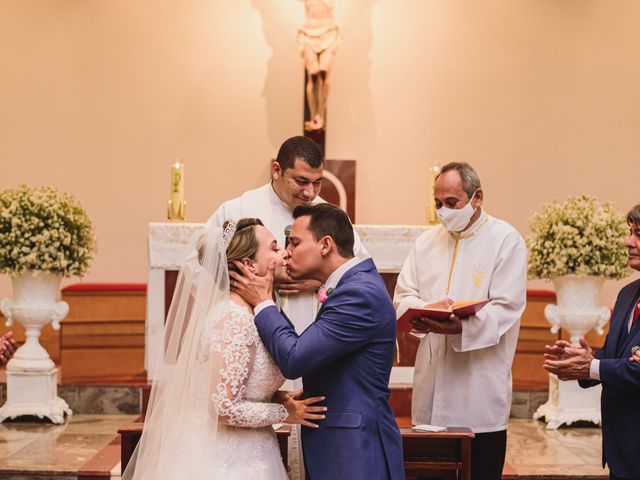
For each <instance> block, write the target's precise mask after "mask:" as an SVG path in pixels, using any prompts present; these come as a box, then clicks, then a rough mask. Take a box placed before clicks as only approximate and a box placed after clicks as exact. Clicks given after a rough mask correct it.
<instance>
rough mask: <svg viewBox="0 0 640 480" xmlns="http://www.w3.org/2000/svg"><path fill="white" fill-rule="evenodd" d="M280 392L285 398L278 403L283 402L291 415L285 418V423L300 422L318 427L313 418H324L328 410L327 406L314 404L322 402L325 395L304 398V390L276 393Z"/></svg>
mask: <svg viewBox="0 0 640 480" xmlns="http://www.w3.org/2000/svg"><path fill="white" fill-rule="evenodd" d="M278 394H280V395H281V398H283V399H284V400H283V401H282V402H278V403H282V405H283V406H284V408H286V409H287V412H288V413H289V416H288V417H287V418H285V419H284V422H285V423H299V424H300V425H304V426H306V427H311V428H318V425H317V424H316V423H313V422H312V421H311V420H316V421H318V420H324V418H325V416H324V412H326V411H327V407H324V406H321V405H314V404H315V403H318V402H322V401H323V400H324V398H325V397H311V398H302V394H303V391H302V390H298V391H296V392H277V393H276V395H278ZM282 394H284V395H282ZM274 397H275V395H274Z"/></svg>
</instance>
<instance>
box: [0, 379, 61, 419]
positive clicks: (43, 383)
mask: <svg viewBox="0 0 640 480" xmlns="http://www.w3.org/2000/svg"><path fill="white" fill-rule="evenodd" d="M57 386H58V369H57V368H53V369H51V370H50V371H48V372H11V371H7V402H6V403H5V404H4V405H3V406H2V408H0V422H3V421H5V420H6V419H7V418H16V417H19V416H22V415H35V416H37V417H39V418H45V417H46V418H48V419H49V420H51V421H52V422H53V423H58V424H60V423H64V415H65V414H67V415H72V414H73V412H72V411H71V409H70V408H69V405H67V402H65V401H64V400H63V399H61V398H60V397H58V396H57V393H58V390H57Z"/></svg>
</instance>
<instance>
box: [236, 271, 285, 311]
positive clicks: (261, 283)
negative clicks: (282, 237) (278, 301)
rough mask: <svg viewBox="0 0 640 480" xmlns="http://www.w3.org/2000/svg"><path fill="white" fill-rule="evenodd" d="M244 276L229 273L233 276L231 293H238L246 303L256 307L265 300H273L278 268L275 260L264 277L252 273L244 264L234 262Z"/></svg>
mask: <svg viewBox="0 0 640 480" xmlns="http://www.w3.org/2000/svg"><path fill="white" fill-rule="evenodd" d="M234 263H235V265H236V266H237V267H238V270H240V272H242V275H240V274H238V273H237V272H229V275H230V276H231V278H232V280H231V291H232V292H235V293H237V294H238V295H240V296H241V297H242V298H244V300H245V302H247V303H248V304H249V305H251V306H252V307H255V306H256V305H258V304H259V303H261V302H264V301H265V300H273V272H274V271H275V268H276V262H275V260H271V262H269V267H268V268H267V274H266V275H265V276H264V277H259V276H258V275H256V274H254V273H253V272H251V271H250V270H249V269H248V268H247V267H245V266H244V265H243V264H242V262H239V261H236V262H234Z"/></svg>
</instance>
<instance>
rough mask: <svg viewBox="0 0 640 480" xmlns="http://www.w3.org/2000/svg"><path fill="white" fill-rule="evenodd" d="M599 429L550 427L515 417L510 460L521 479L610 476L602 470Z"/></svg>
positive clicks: (509, 443)
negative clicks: (551, 428) (553, 428)
mask: <svg viewBox="0 0 640 480" xmlns="http://www.w3.org/2000/svg"><path fill="white" fill-rule="evenodd" d="M601 441H602V437H601V430H600V429H599V428H581V427H572V428H559V429H558V430H547V429H546V428H545V424H544V423H542V422H539V421H537V420H521V419H512V420H510V421H509V430H508V433H507V462H509V464H510V465H511V466H512V467H513V469H514V470H515V471H516V473H517V474H518V476H519V478H521V479H526V478H559V477H574V478H580V479H584V478H598V477H602V478H608V475H609V470H608V469H604V470H603V469H602V467H601V464H600V461H601V458H602V447H601Z"/></svg>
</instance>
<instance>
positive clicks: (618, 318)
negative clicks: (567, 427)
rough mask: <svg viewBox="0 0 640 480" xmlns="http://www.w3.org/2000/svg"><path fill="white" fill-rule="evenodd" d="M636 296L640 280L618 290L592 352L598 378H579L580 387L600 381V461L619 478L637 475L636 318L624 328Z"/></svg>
mask: <svg viewBox="0 0 640 480" xmlns="http://www.w3.org/2000/svg"><path fill="white" fill-rule="evenodd" d="M639 297H640V280H636V281H635V282H632V283H630V284H629V285H627V286H625V287H624V288H623V289H622V290H620V293H619V294H618V299H617V300H616V304H615V306H614V307H613V314H612V315H611V323H610V325H609V334H608V335H607V339H606V340H605V342H604V346H603V347H602V348H601V349H600V350H598V351H597V352H596V353H595V354H594V357H595V358H598V359H600V381H599V382H598V381H597V380H580V386H582V387H584V388H586V387H591V386H593V385H597V384H598V383H602V400H601V412H602V463H603V466H604V463H605V462H606V463H607V464H608V465H609V470H611V473H613V474H614V475H616V476H617V477H621V478H640V462H639V461H638V455H640V395H639V394H640V363H637V362H630V361H629V357H630V356H631V348H632V347H633V346H635V345H640V322H638V323H636V325H635V326H633V327H632V328H631V331H629V332H628V331H627V330H628V322H629V317H630V315H631V310H632V309H633V308H634V307H635V305H636V303H637V302H638V298H639Z"/></svg>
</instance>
